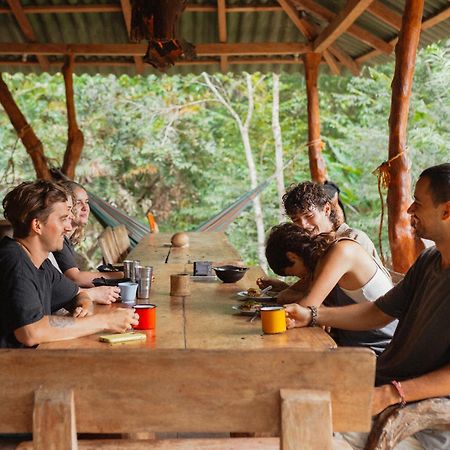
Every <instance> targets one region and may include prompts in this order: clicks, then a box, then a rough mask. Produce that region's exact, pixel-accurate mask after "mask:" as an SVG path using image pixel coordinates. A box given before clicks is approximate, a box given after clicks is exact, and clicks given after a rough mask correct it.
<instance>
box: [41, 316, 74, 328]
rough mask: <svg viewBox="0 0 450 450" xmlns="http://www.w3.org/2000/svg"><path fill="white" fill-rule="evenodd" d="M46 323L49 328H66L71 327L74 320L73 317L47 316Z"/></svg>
mask: <svg viewBox="0 0 450 450" xmlns="http://www.w3.org/2000/svg"><path fill="white" fill-rule="evenodd" d="M48 322H49V324H50V326H51V327H54V328H66V327H70V326H72V325H73V324H74V323H75V319H74V318H73V317H61V316H49V318H48Z"/></svg>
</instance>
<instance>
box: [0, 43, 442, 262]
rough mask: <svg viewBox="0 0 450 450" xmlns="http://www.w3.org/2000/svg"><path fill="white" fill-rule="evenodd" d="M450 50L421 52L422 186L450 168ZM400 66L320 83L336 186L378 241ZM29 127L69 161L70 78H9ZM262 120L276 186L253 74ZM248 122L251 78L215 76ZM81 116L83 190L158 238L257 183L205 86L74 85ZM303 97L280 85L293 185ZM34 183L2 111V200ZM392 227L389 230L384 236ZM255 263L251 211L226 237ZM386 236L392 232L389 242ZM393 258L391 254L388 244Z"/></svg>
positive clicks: (57, 161)
mask: <svg viewBox="0 0 450 450" xmlns="http://www.w3.org/2000/svg"><path fill="white" fill-rule="evenodd" d="M449 54H450V43H449V42H446V43H441V44H435V45H432V46H430V47H428V48H426V49H423V50H422V51H420V53H419V55H418V60H417V68H416V72H415V80H414V88H413V97H412V103H411V110H410V121H409V133H408V153H409V158H410V160H411V161H412V175H413V180H414V179H415V177H416V176H417V175H418V172H420V171H421V170H422V169H423V168H425V167H427V166H429V165H432V164H437V163H440V162H443V161H448V160H449V150H448V142H449V141H450V139H449V138H450V92H449V89H448V86H449V85H450V58H449ZM392 75H393V64H387V65H384V66H378V67H368V68H365V69H364V70H363V76H360V77H357V78H356V77H336V76H330V75H327V74H325V73H324V74H322V75H321V77H320V104H321V123H322V137H323V141H324V142H325V148H324V157H325V159H326V164H327V169H328V173H329V178H330V179H331V180H333V181H334V182H336V183H337V184H338V185H339V186H340V187H341V189H342V198H343V201H344V203H346V204H347V205H348V206H349V211H348V216H349V217H348V222H349V223H350V224H352V225H353V226H355V227H360V228H362V229H364V230H366V231H367V232H368V234H369V235H370V236H371V237H372V238H373V239H374V240H376V237H377V233H378V231H377V230H378V223H379V215H380V200H379V196H378V190H377V179H376V177H375V176H374V175H373V174H372V171H373V170H374V169H375V168H376V167H377V166H378V165H379V164H381V163H382V162H383V161H385V160H386V159H387V142H388V123H387V120H388V116H389V109H390V83H391V80H392ZM4 80H5V82H6V83H7V84H8V86H9V88H10V90H11V91H12V93H13V96H14V98H15V100H16V101H17V103H18V105H19V107H20V108H21V109H22V112H23V113H24V115H25V117H26V118H27V120H28V121H29V123H30V124H31V125H32V127H33V128H34V131H35V132H36V134H37V135H38V137H39V138H40V139H41V141H42V142H43V144H44V149H45V153H46V156H47V157H48V159H49V161H50V164H51V165H52V166H55V167H59V166H60V165H61V163H62V158H63V154H64V150H65V147H66V140H67V124H66V111H65V95H64V84H63V79H62V76H61V75H56V76H50V75H48V74H42V75H39V76H36V75H27V76H25V75H22V74H14V75H8V74H4ZM252 81H253V85H254V86H255V91H254V92H255V111H254V115H253V120H252V123H251V126H250V138H251V144H252V149H253V152H254V158H255V161H256V164H257V171H258V178H259V182H261V181H262V180H264V179H266V178H267V177H269V176H271V175H272V173H273V171H274V167H275V161H274V141H273V136H272V129H271V107H272V85H271V83H272V77H271V76H270V74H261V73H255V74H252ZM215 82H216V83H219V84H220V85H221V86H222V87H223V92H224V93H225V95H226V97H227V99H228V101H229V102H230V103H231V104H232V105H233V107H234V109H235V110H236V111H238V112H239V113H240V114H242V115H245V112H246V108H247V98H246V86H245V78H244V76H243V75H242V76H240V75H233V74H227V75H220V74H218V75H216V76H215ZM74 89H75V100H76V108H77V117H78V123H79V126H80V128H81V129H82V131H83V133H84V135H85V147H84V151H83V155H82V158H81V160H80V163H79V165H78V168H77V180H78V181H80V182H81V183H82V184H83V185H85V186H86V187H87V189H88V190H90V191H92V192H94V193H96V194H97V195H99V196H101V197H103V198H104V199H106V200H108V201H110V202H111V203H113V204H115V205H116V206H117V207H119V208H121V209H123V210H124V211H126V213H127V214H129V215H131V216H134V217H137V218H139V219H140V220H142V221H143V222H144V221H145V213H146V212H147V210H149V209H151V210H152V211H153V212H154V213H155V215H156V218H157V221H158V223H159V226H160V229H161V231H179V230H193V229H195V228H196V226H198V225H199V224H200V223H202V222H203V221H205V220H207V219H208V218H210V217H211V216H213V215H214V214H215V213H216V212H218V211H220V210H221V209H222V208H223V207H225V206H226V205H227V204H229V203H231V202H232V201H234V200H235V199H236V198H237V197H239V196H240V195H242V194H243V193H244V192H246V191H248V190H249V189H250V188H249V177H248V169H247V165H246V162H245V155H244V151H243V146H242V140H241V137H240V135H239V130H238V128H237V126H236V124H235V122H234V121H233V120H232V118H231V117H230V115H229V113H228V112H227V111H226V109H225V108H224V107H223V106H222V105H221V104H220V103H219V102H218V101H217V100H216V99H215V98H214V96H213V95H212V93H211V92H210V91H209V89H208V88H207V86H206V85H205V83H204V80H203V78H202V77H201V76H194V75H192V76H182V77H181V76H170V77H169V76H162V77H159V78H157V77H155V76H148V77H140V76H137V77H128V76H122V77H119V78H117V77H115V76H107V77H105V76H100V75H98V76H88V75H82V76H76V77H74ZM306 115H307V111H306V94H305V85H304V80H303V77H302V75H300V74H299V75H295V76H294V75H285V74H282V75H281V78H280V122H281V127H282V138H283V148H284V159H285V162H288V161H290V160H291V159H293V162H292V163H291V164H290V165H289V166H288V167H287V168H286V169H285V180H286V182H287V183H288V184H290V183H296V182H299V181H302V180H305V179H308V178H309V169H308V157H307V148H306V146H305V143H306V140H307V119H306ZM34 176H35V174H34V171H33V167H32V164H31V160H30V158H29V156H28V155H27V154H26V152H25V149H24V148H23V146H22V144H21V143H20V142H17V135H16V133H15V132H14V130H13V128H12V126H11V124H10V122H9V119H8V117H7V116H6V114H5V113H4V111H3V109H1V108H0V180H1V181H0V184H1V191H0V195H1V196H2V198H3V196H4V194H5V192H6V191H7V190H8V189H9V188H10V187H11V186H13V185H15V184H17V183H19V182H20V181H22V180H26V179H32V178H34ZM277 201H278V200H277V198H276V188H275V184H274V183H272V184H271V185H270V186H269V187H268V188H267V189H266V190H265V191H264V192H263V194H262V202H263V209H264V223H265V226H266V229H267V231H268V229H269V227H271V226H272V225H274V224H275V223H276V221H277V208H278V204H277ZM93 222H94V220H93V219H92V226H90V233H88V235H89V239H88V240H87V241H86V242H85V243H84V245H83V250H84V252H85V254H86V255H88V259H89V261H90V263H91V264H93V263H94V262H98V259H97V258H98V254H96V253H95V252H94V250H95V249H96V246H95V244H94V242H95V237H96V235H98V233H99V231H100V229H99V227H98V225H97V226H94V224H93ZM386 226H387V225H386V221H385V226H384V228H386ZM228 234H229V236H230V238H231V240H232V242H233V243H234V244H235V245H236V247H237V248H239V249H240V251H241V253H242V254H243V256H244V257H245V258H246V260H247V262H252V261H254V260H255V255H256V250H255V240H256V232H255V225H254V217H253V214H252V211H251V209H246V210H245V211H244V212H243V213H242V214H241V216H240V217H239V218H238V219H237V220H236V221H235V222H234V223H233V224H232V226H231V227H230V228H229V230H228ZM385 234H386V233H384V235H385ZM384 247H385V248H387V246H386V245H385V246H384Z"/></svg>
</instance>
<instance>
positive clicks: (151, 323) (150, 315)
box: [133, 303, 156, 330]
mask: <svg viewBox="0 0 450 450" xmlns="http://www.w3.org/2000/svg"><path fill="white" fill-rule="evenodd" d="M133 308H134V309H135V311H136V314H137V315H138V316H139V323H138V324H137V325H133V328H134V329H136V330H154V329H155V327H156V305H153V304H152V303H145V304H140V305H134V306H133Z"/></svg>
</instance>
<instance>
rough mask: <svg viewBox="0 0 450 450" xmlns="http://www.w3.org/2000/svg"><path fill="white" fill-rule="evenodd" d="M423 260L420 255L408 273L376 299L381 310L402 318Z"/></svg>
mask: <svg viewBox="0 0 450 450" xmlns="http://www.w3.org/2000/svg"><path fill="white" fill-rule="evenodd" d="M421 261H422V258H421V256H419V258H418V259H417V261H416V262H415V263H414V264H413V265H412V266H411V268H410V269H409V270H408V272H407V273H406V275H405V278H403V280H402V281H400V282H399V283H398V284H397V285H396V286H394V287H393V288H392V289H391V290H390V291H388V292H386V294H384V295H383V296H381V297H380V298H379V299H378V300H376V302H375V304H376V305H377V306H378V308H380V309H381V311H383V312H384V313H386V314H388V315H390V316H392V317H395V318H397V319H401V318H402V317H403V316H404V315H405V314H406V312H407V310H408V307H409V305H410V300H411V298H412V296H413V293H414V289H415V284H416V279H417V278H416V277H417V272H418V271H420V270H421V268H420V267H421V266H422V264H421Z"/></svg>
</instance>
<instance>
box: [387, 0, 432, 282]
mask: <svg viewBox="0 0 450 450" xmlns="http://www.w3.org/2000/svg"><path fill="white" fill-rule="evenodd" d="M423 4H424V0H407V2H406V4H405V11H404V14H403V21H402V29H401V30H400V34H399V40H398V43H397V46H396V47H395V56H396V58H395V73H394V78H393V80H392V101H391V114H390V117H389V160H392V162H391V164H390V166H389V175H390V182H389V188H388V195H387V203H388V213H389V220H388V229H389V243H390V247H391V253H392V265H393V269H394V270H395V271H396V272H401V273H405V272H406V271H407V270H408V269H409V268H410V267H411V265H412V264H413V262H414V261H415V259H416V257H417V250H416V241H415V238H414V235H413V231H412V228H411V223H410V218H409V215H408V213H407V212H406V210H407V209H408V206H409V204H410V202H411V177H410V173H409V166H410V162H409V159H408V158H407V155H406V153H405V152H406V133H407V127H408V113H409V103H410V97H411V90H412V83H413V75H414V67H415V62H416V52H417V45H418V43H419V37H420V27H421V22H422V14H423ZM394 158H395V159H394Z"/></svg>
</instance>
